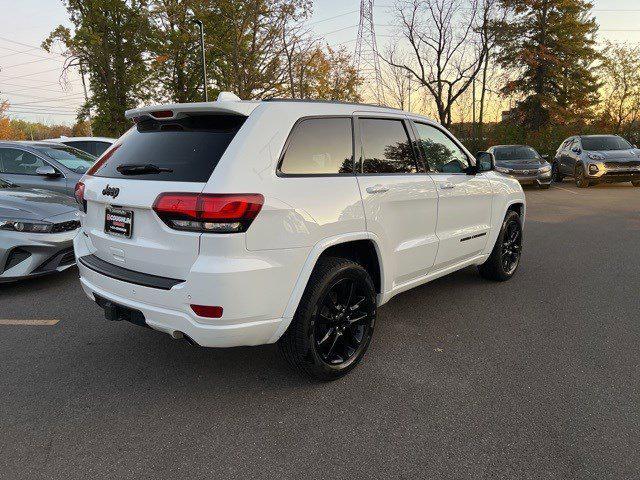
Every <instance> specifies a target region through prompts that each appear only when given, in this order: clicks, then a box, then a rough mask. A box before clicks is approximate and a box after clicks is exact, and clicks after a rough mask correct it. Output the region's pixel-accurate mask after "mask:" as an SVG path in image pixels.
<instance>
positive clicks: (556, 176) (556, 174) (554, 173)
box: [551, 163, 564, 183]
mask: <svg viewBox="0 0 640 480" xmlns="http://www.w3.org/2000/svg"><path fill="white" fill-rule="evenodd" d="M551 171H552V174H551V178H552V179H553V181H554V182H557V183H562V179H563V178H564V176H563V175H562V174H561V173H560V170H558V164H557V163H554V164H553V165H551Z"/></svg>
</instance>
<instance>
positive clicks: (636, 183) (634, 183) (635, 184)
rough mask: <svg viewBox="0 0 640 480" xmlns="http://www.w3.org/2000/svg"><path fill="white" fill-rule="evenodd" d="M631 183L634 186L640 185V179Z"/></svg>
mask: <svg viewBox="0 0 640 480" xmlns="http://www.w3.org/2000/svg"><path fill="white" fill-rule="evenodd" d="M631 185H633V186H634V187H640V180H638V181H637V182H631Z"/></svg>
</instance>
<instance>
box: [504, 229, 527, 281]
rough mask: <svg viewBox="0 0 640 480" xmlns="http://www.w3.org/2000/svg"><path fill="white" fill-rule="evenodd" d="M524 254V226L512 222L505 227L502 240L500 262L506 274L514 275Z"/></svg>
mask: <svg viewBox="0 0 640 480" xmlns="http://www.w3.org/2000/svg"><path fill="white" fill-rule="evenodd" d="M521 253H522V225H521V223H520V222H519V221H518V220H516V219H512V220H510V221H509V222H508V223H507V224H506V226H505V234H504V237H503V239H502V247H501V251H500V261H501V262H502V268H503V269H504V272H505V274H507V275H512V274H513V272H515V271H516V268H518V264H519V263H520V254H521Z"/></svg>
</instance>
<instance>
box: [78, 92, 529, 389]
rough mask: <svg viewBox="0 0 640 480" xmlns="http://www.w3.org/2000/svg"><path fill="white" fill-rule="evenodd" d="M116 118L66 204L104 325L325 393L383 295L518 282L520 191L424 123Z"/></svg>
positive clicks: (343, 108) (347, 363)
mask: <svg viewBox="0 0 640 480" xmlns="http://www.w3.org/2000/svg"><path fill="white" fill-rule="evenodd" d="M126 115H127V117H128V118H130V119H132V120H133V121H134V122H135V125H134V126H133V127H132V128H131V130H129V132H127V133H126V134H125V135H123V136H122V137H121V138H120V139H119V140H118V141H117V142H116V143H115V144H114V145H113V147H112V148H110V149H109V150H108V151H107V152H105V154H104V155H103V156H102V157H101V158H100V159H99V160H98V162H97V163H96V164H95V166H94V167H93V168H91V169H90V170H89V171H88V172H87V174H86V175H85V177H83V179H82V181H81V182H80V183H79V184H78V187H77V189H76V198H77V200H78V202H79V203H80V206H81V210H83V211H84V214H82V215H81V216H82V229H81V233H80V234H78V236H77V237H76V239H75V253H76V257H77V260H78V266H79V268H80V280H81V282H82V286H83V288H84V290H85V292H86V293H87V295H88V296H89V297H90V298H91V299H92V300H94V301H96V302H97V303H98V304H99V305H100V306H101V307H103V308H104V310H105V314H106V317H107V318H108V319H110V320H128V321H131V322H134V323H139V324H141V325H145V326H149V327H151V328H153V329H156V330H159V331H162V332H166V333H168V334H169V335H171V336H172V337H173V338H184V339H185V340H187V341H189V342H192V343H195V344H197V345H201V346H206V347H232V346H237V345H258V344H265V343H274V342H278V343H279V345H280V348H281V351H282V352H283V354H284V356H285V358H286V359H287V360H288V361H290V362H291V363H292V364H293V365H294V366H295V367H297V368H298V369H300V370H301V371H303V372H304V373H306V374H308V375H310V376H312V377H315V378H318V379H325V380H330V379H334V378H338V377H340V376H342V375H344V374H345V373H347V372H348V371H349V370H351V369H352V368H353V367H355V366H356V365H357V364H358V363H359V361H360V360H361V359H362V357H363V355H364V353H365V351H366V350H367V347H368V346H369V342H370V341H371V336H372V334H373V330H374V324H375V318H376V308H377V307H378V306H380V305H383V304H384V303H386V302H387V301H389V299H390V298H392V297H393V296H394V295H396V294H398V293H400V292H403V291H405V290H408V289H410V288H412V287H415V286H417V285H421V284H423V283H425V282H428V281H430V280H433V279H435V278H437V277H440V276H442V275H445V274H447V273H450V272H453V271H455V270H459V269H461V268H464V267H467V266H470V265H478V266H479V271H480V273H481V275H482V276H484V277H487V278H490V279H494V280H506V279H508V278H510V277H511V276H512V275H513V274H514V272H515V271H516V269H517V267H518V264H519V261H520V253H521V245H522V226H523V221H524V213H525V199H524V195H523V192H522V189H521V187H520V185H519V184H518V182H517V180H515V179H512V178H510V177H507V176H503V175H501V174H498V173H496V172H494V171H493V158H492V156H491V155H490V154H487V153H484V152H482V153H481V154H479V155H478V159H479V160H478V161H477V160H476V159H474V157H473V156H472V155H470V154H469V152H468V151H467V150H466V149H465V148H464V147H463V146H462V145H461V144H460V143H459V142H458V141H457V140H456V139H455V138H454V137H453V136H452V135H451V134H450V133H449V132H447V131H446V130H445V129H444V128H442V127H441V126H440V125H438V124H437V123H434V122H433V121H431V120H429V119H427V118H424V117H421V116H418V115H414V114H411V113H406V112H403V111H400V110H394V109H389V108H381V107H374V106H368V105H358V104H342V103H335V102H308V101H286V100H275V101H262V102H259V101H217V102H210V103H194V104H176V105H163V106H159V107H158V106H156V107H146V108H140V109H135V110H130V111H128V112H127V113H126Z"/></svg>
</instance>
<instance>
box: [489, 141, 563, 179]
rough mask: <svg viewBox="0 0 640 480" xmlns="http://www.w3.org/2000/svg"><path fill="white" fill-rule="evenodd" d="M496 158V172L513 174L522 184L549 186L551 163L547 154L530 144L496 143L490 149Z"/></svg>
mask: <svg viewBox="0 0 640 480" xmlns="http://www.w3.org/2000/svg"><path fill="white" fill-rule="evenodd" d="M488 152H489V153H493V156H494V157H495V160H496V168H495V169H496V172H500V173H506V174H507V175H511V176H512V177H514V178H515V179H516V180H518V181H519V182H520V184H522V185H538V186H539V187H540V188H549V185H550V184H551V165H550V164H549V163H548V162H547V160H546V158H547V156H546V155H540V154H539V153H538V152H537V151H536V150H535V149H534V148H533V147H530V146H528V145H494V146H493V147H490V148H489V150H488Z"/></svg>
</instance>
